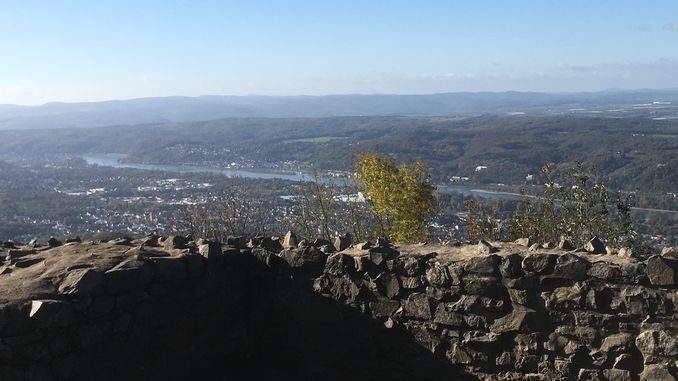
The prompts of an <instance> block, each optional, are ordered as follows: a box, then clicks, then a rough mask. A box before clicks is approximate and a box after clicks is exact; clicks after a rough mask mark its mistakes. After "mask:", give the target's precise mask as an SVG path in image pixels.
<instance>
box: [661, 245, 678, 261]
mask: <svg viewBox="0 0 678 381" xmlns="http://www.w3.org/2000/svg"><path fill="white" fill-rule="evenodd" d="M661 256H662V257H671V258H678V246H673V247H671V246H667V247H664V248H662V252H661Z"/></svg>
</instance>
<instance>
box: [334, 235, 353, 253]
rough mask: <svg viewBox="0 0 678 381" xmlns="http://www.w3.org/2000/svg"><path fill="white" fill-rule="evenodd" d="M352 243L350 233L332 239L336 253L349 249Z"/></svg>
mask: <svg viewBox="0 0 678 381" xmlns="http://www.w3.org/2000/svg"><path fill="white" fill-rule="evenodd" d="M352 243H353V238H352V237H351V234H350V233H346V234H344V235H341V236H338V237H336V238H335V239H334V248H335V249H336V250H337V251H343V250H346V249H348V248H349V247H351V244H352Z"/></svg>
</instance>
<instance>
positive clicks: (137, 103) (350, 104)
mask: <svg viewBox="0 0 678 381" xmlns="http://www.w3.org/2000/svg"><path fill="white" fill-rule="evenodd" d="M676 105H678V89H667V90H634V91H622V90H609V91H602V92H591V93H567V94H565V93H561V94H559V93H534V92H501V93H491V92H482V93H468V92H465V93H443V94H429V95H388V94H374V95H351V94H349V95H328V96H287V97H278V96H254V95H253V96H201V97H159V98H140V99H131V100H123V101H105V102H87V103H58V102H54V103H47V104H45V105H42V106H16V105H0V129H5V130H6V129H35V128H73V127H76V128H82V127H102V126H111V125H134V124H144V123H168V122H170V123H171V122H190V121H203V120H212V119H218V118H228V117H331V116H384V115H404V116H434V115H455V114H506V113H512V112H525V113H568V112H579V113H586V112H591V113H608V112H612V113H614V112H617V113H619V112H623V113H626V115H625V116H628V114H632V115H635V114H638V113H650V114H652V115H664V114H667V115H673V117H675V115H676V112H675V111H676V109H675V108H676ZM668 111H671V112H668Z"/></svg>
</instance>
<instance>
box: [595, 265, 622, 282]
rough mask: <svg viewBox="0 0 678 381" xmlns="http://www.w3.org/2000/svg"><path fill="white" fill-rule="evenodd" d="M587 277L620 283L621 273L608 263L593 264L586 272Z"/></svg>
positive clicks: (617, 267) (617, 268)
mask: <svg viewBox="0 0 678 381" xmlns="http://www.w3.org/2000/svg"><path fill="white" fill-rule="evenodd" d="M587 274H588V276H590V277H593V278H598V279H602V280H604V281H608V282H611V283H621V281H622V272H621V269H620V268H619V266H616V265H613V264H611V263H608V262H602V261H600V262H594V263H593V264H592V265H591V268H589V270H588V272H587Z"/></svg>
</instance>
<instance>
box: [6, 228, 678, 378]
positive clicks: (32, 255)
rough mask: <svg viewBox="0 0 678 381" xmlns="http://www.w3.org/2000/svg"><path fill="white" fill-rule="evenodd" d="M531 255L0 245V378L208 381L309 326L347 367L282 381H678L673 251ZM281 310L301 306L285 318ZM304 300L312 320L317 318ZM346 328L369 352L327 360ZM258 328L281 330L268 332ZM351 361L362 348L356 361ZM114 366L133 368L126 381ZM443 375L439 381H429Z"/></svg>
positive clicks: (260, 243) (432, 248) (240, 245)
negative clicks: (161, 374)
mask: <svg viewBox="0 0 678 381" xmlns="http://www.w3.org/2000/svg"><path fill="white" fill-rule="evenodd" d="M530 244H531V243H530V242H528V241H526V240H519V241H518V243H498V242H493V243H488V242H484V241H482V242H480V243H478V244H452V245H424V244H419V245H391V244H389V243H388V242H386V241H383V240H379V241H378V242H375V243H370V242H364V243H359V244H351V243H350V238H349V237H339V238H337V240H336V241H335V242H329V241H324V240H315V241H306V240H301V241H299V242H298V240H297V239H296V237H295V236H294V235H293V234H291V233H290V234H288V235H287V236H286V237H285V238H282V239H276V238H263V237H260V238H255V239H252V240H250V241H246V240H245V239H243V238H233V239H229V240H228V242H225V243H217V242H211V241H206V240H197V241H193V240H192V239H191V238H190V237H181V236H170V237H157V236H148V237H145V238H143V239H139V240H131V239H119V240H114V241H109V242H79V240H75V241H73V242H68V243H65V244H62V243H61V242H58V241H51V242H50V243H49V244H48V245H45V246H40V245H38V244H36V243H32V244H30V245H18V244H15V243H11V242H5V243H4V244H3V245H2V246H3V249H2V250H0V259H2V258H1V257H4V262H3V265H2V267H0V302H1V303H2V304H0V379H2V380H13V379H17V380H18V379H46V380H51V379H64V380H65V379H87V378H91V377H98V378H99V379H105V378H106V377H105V376H104V375H107V376H108V377H111V378H114V377H117V378H120V377H125V378H127V379H132V378H137V377H138V378H141V377H142V376H145V377H147V376H148V374H149V373H144V372H156V373H152V374H155V375H158V373H157V372H158V371H159V370H160V369H163V365H161V363H166V362H167V360H168V359H170V360H171V358H172V356H173V355H174V356H176V355H177V353H174V352H171V351H169V352H168V350H169V349H177V350H182V351H189V352H190V350H191V348H192V350H193V351H194V352H190V354H191V356H195V358H196V359H198V360H195V361H202V362H200V363H195V364H193V365H192V366H191V367H188V368H186V367H184V368H181V369H183V370H184V373H182V372H181V371H178V372H177V371H173V373H171V375H170V376H169V378H170V379H185V378H190V377H194V376H195V375H196V374H202V375H212V374H214V372H215V370H214V369H213V366H214V363H215V361H221V362H223V359H224V358H231V359H236V358H240V357H238V356H244V357H247V358H249V359H250V360H251V358H252V356H254V355H255V354H259V355H262V356H266V355H268V356H270V355H271V354H270V353H266V354H263V352H262V351H275V353H276V355H275V356H273V357H278V358H286V357H285V356H286V355H285V353H286V351H289V350H290V348H291V347H290V346H294V344H291V343H290V340H289V336H286V339H285V340H279V342H278V344H277V345H278V346H276V347H275V348H274V349H272V348H271V347H266V345H264V344H261V343H262V342H266V343H268V342H270V341H271V340H270V337H272V336H276V335H278V334H279V333H280V332H277V333H276V332H275V331H276V330H286V331H287V332H288V333H289V332H295V335H298V339H299V341H301V342H304V343H308V342H311V341H314V340H321V338H318V337H304V335H306V334H307V333H304V332H305V331H308V332H318V330H315V329H314V328H313V327H312V325H314V324H319V325H322V329H319V331H320V334H319V335H318V334H315V333H314V336H322V335H324V334H327V335H328V336H332V337H333V340H330V341H329V343H327V342H324V343H323V345H324V346H325V347H324V349H322V351H324V352H325V353H329V352H332V349H331V348H330V347H329V346H332V345H334V346H336V347H337V348H336V349H337V352H338V353H341V356H349V358H350V356H351V353H344V352H349V351H352V352H355V353H356V354H358V353H359V354H360V357H359V359H356V360H355V361H362V363H361V364H360V366H359V367H357V368H356V367H355V366H348V367H347V366H346V364H345V362H346V361H345V360H343V359H340V358H338V357H337V358H335V359H334V360H336V361H334V360H333V358H332V356H324V357H320V358H318V357H317V356H318V355H317V354H316V353H313V352H318V350H320V348H312V349H310V348H308V345H304V346H302V347H301V348H296V347H295V349H294V351H295V352H296V353H297V357H302V358H304V357H307V358H308V359H310V358H313V361H311V360H304V359H302V360H299V361H301V362H295V363H294V369H295V370H294V371H292V370H289V372H288V373H287V374H291V373H294V376H295V377H307V376H308V375H309V374H313V375H316V376H319V377H321V378H324V379H333V378H332V377H330V375H331V374H334V375H335V376H336V377H339V376H354V377H353V378H354V379H372V378H375V377H376V378H379V377H381V378H384V377H385V379H422V380H423V379H440V380H443V379H487V380H519V379H520V380H523V379H534V380H569V379H580V380H598V379H600V380H638V379H640V380H675V379H677V378H678V371H677V370H676V369H677V368H678V360H677V359H678V309H677V307H678V260H677V259H674V258H672V254H671V253H672V252H671V251H670V250H669V251H666V253H665V254H667V255H655V256H650V257H648V258H642V259H641V258H633V257H632V256H630V255H627V254H625V253H622V255H619V254H617V253H614V252H610V253H609V254H608V252H609V250H608V252H604V251H602V250H600V249H599V248H596V247H594V246H591V247H589V248H588V249H589V250H583V249H581V250H566V249H567V247H566V246H564V245H560V247H561V248H559V247H557V246H556V247H551V246H549V245H530ZM527 245H529V248H528V246H527ZM553 246H555V245H553ZM596 252H601V253H603V252H604V253H603V254H594V253H596ZM261 274H265V275H263V276H262V275H261ZM266 285H267V286H266ZM281 290H283V291H281ZM281 293H284V295H285V297H280V295H282V294H281ZM295 298H296V299H303V302H299V300H297V302H296V303H297V304H294V302H291V300H293V299H295ZM309 298H313V299H309ZM315 298H319V299H321V300H322V301H321V302H319V303H320V304H314V303H316V302H315V300H316V299H315ZM259 299H260V300H259ZM257 300H258V302H259V303H263V304H270V305H274V308H272V310H271V309H264V310H266V311H267V312H266V313H267V314H279V315H268V316H267V322H266V323H263V324H264V326H265V328H263V327H261V326H259V325H257V324H260V323H261V321H260V318H261V316H259V317H257V316H255V315H257V314H258V313H261V311H263V310H262V309H260V307H256V306H254V307H253V305H256V304H257ZM309 300H314V302H312V303H311V302H309ZM327 303H330V304H332V305H334V306H335V307H331V308H342V311H343V309H346V311H349V312H343V313H342V314H343V315H342V316H343V317H342V318H341V319H343V320H340V321H338V322H337V321H335V322H334V323H331V324H337V325H335V326H334V327H333V328H330V327H327V326H326V324H328V323H327V321H324V320H322V319H319V318H318V319H314V318H312V316H311V317H309V315H313V314H316V313H317V315H318V316H325V315H328V313H327V309H328V308H330V307H327V306H328V304H327ZM270 305H269V306H268V307H271V306H270ZM290 305H294V306H295V307H294V308H290ZM300 305H307V306H310V305H313V306H314V307H313V308H316V309H315V310H313V309H311V310H310V311H309V310H305V311H304V312H303V314H302V312H300V311H296V310H297V309H298V306H300ZM318 306H321V307H318ZM268 307H267V308H268ZM321 308H322V309H323V310H322V311H321V310H320V309H321ZM226 310H228V311H226ZM271 311H274V312H271ZM280 311H284V313H281V312H280ZM332 311H333V312H332V314H334V315H336V311H335V310H332ZM348 314H357V315H359V316H360V317H359V318H357V319H366V320H369V322H370V323H367V325H366V326H364V327H370V328H361V329H365V330H368V329H369V330H370V331H369V332H367V331H366V332H364V335H366V336H368V337H370V339H369V340H367V341H366V342H365V343H363V344H361V345H356V346H354V347H351V344H350V343H343V344H340V343H339V342H338V340H339V341H340V340H341V339H340V338H337V337H336V335H334V336H333V335H332V334H331V333H330V330H337V329H338V330H341V329H342V328H337V326H338V325H346V327H348V324H349V323H348V320H347V318H346V316H348ZM302 315H303V316H302ZM334 318H335V317H334V316H332V317H330V318H328V319H334ZM210 319H212V320H210ZM319 320H322V321H320V322H319ZM210 321H211V323H212V324H213V325H214V326H218V327H224V325H228V326H229V327H239V328H237V329H235V328H233V329H231V330H230V334H229V335H226V336H228V338H227V339H224V337H223V335H220V336H219V340H218V344H215V343H214V342H213V341H211V340H215V338H214V334H213V332H212V331H209V332H207V333H205V332H202V330H203V329H204V327H207V326H210ZM271 321H279V325H278V326H276V327H274V328H271V326H270V322H271ZM283 322H285V323H283ZM373 323H374V324H376V326H378V327H379V328H374V326H373V325H372V324H373ZM351 324H353V323H351ZM361 324H362V323H361ZM295 325H308V326H306V328H304V327H295ZM361 327H363V326H361ZM346 329H347V330H348V329H349V328H346ZM350 329H352V330H354V331H355V329H354V328H350ZM374 330H377V331H379V332H382V331H384V332H386V334H385V335H382V334H376V333H375V332H376V331H374ZM261 332H268V333H267V335H272V336H265V337H263V336H262V335H263V334H262V333H261ZM342 332H344V333H346V332H350V331H342ZM347 335H348V334H345V335H344V336H347ZM389 336H391V337H398V338H399V339H401V340H402V341H401V344H399V345H404V346H406V345H407V343H412V344H414V347H416V348H415V349H412V350H411V351H408V352H406V351H405V350H404V349H402V348H401V349H400V350H396V351H393V350H392V349H389V348H388V345H386V342H387V340H390V339H388V338H387V337H389ZM350 339H351V340H362V339H361V338H353V337H351V338H350ZM346 340H348V338H347V339H346ZM157 341H160V342H161V344H159V343H158V342H157ZM291 341H294V340H291ZM225 343H228V345H226V344H225ZM402 343H405V344H402ZM203 345H212V347H211V348H212V351H213V352H214V353H212V355H211V356H207V355H205V354H204V353H200V350H199V349H196V348H199V347H200V346H203ZM361 346H366V347H370V348H371V349H370V350H366V349H360V348H356V347H361ZM222 347H224V348H222ZM225 347H228V348H225ZM255 347H256V348H258V349H252V348H255ZM154 348H155V349H156V350H157V356H154V357H158V358H160V357H163V356H164V355H167V356H168V357H167V358H164V359H155V360H154V359H148V358H146V359H145V360H144V361H143V362H139V361H140V360H139V356H142V354H144V353H145V355H146V357H148V356H147V354H148V353H147V352H145V351H148V350H150V349H154ZM179 348H180V349H179ZM214 348H219V349H218V350H217V349H214ZM262 348H263V349H262ZM305 351H306V352H305ZM189 352H184V353H181V357H186V356H188V354H187V353H189ZM168 353H169V354H168ZM171 353H173V355H171ZM404 353H408V355H407V356H403V354H404ZM125 354H127V357H125ZM120 356H122V357H120ZM398 356H402V358H400V357H398ZM119 357H120V358H119ZM397 357H398V359H397V360H396V358H397ZM112 359H115V361H114V360H112ZM351 359H352V358H351ZM161 360H162V361H161ZM120 361H127V362H129V363H135V361H136V363H141V364H143V366H140V367H138V368H136V369H135V370H134V371H131V370H129V369H128V370H125V371H123V370H121V368H120V366H119V364H120ZM210 361H211V363H210ZM351 361H352V360H351ZM310 362H312V364H310ZM92 363H93V364H96V365H91V364H92ZM234 363H237V361H235V362H234ZM433 363H435V364H438V365H440V366H442V368H435V367H432V366H430V364H433ZM86 364H90V365H86ZM423 364H427V365H426V366H424V365H423ZM268 365H270V366H273V365H272V363H271V364H268ZM448 366H449V369H448V370H450V369H452V370H451V372H452V373H450V372H447V371H444V370H439V371H438V370H435V371H432V370H431V369H443V368H445V367H448ZM290 368H292V366H291V365H290ZM424 368H425V369H424ZM186 369H188V370H186ZM231 370H232V369H231ZM342 370H343V372H344V373H343V374H342ZM219 371H224V370H223V369H221V370H219ZM135 372H136V373H135ZM186 372H187V373H186ZM290 372H291V373H290ZM450 374H453V376H450ZM166 376H167V375H166ZM276 376H278V377H279V376H280V375H279V374H278V375H276ZM280 378H282V379H285V377H280ZM290 379H292V377H290ZM339 379H340V378H339Z"/></svg>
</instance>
